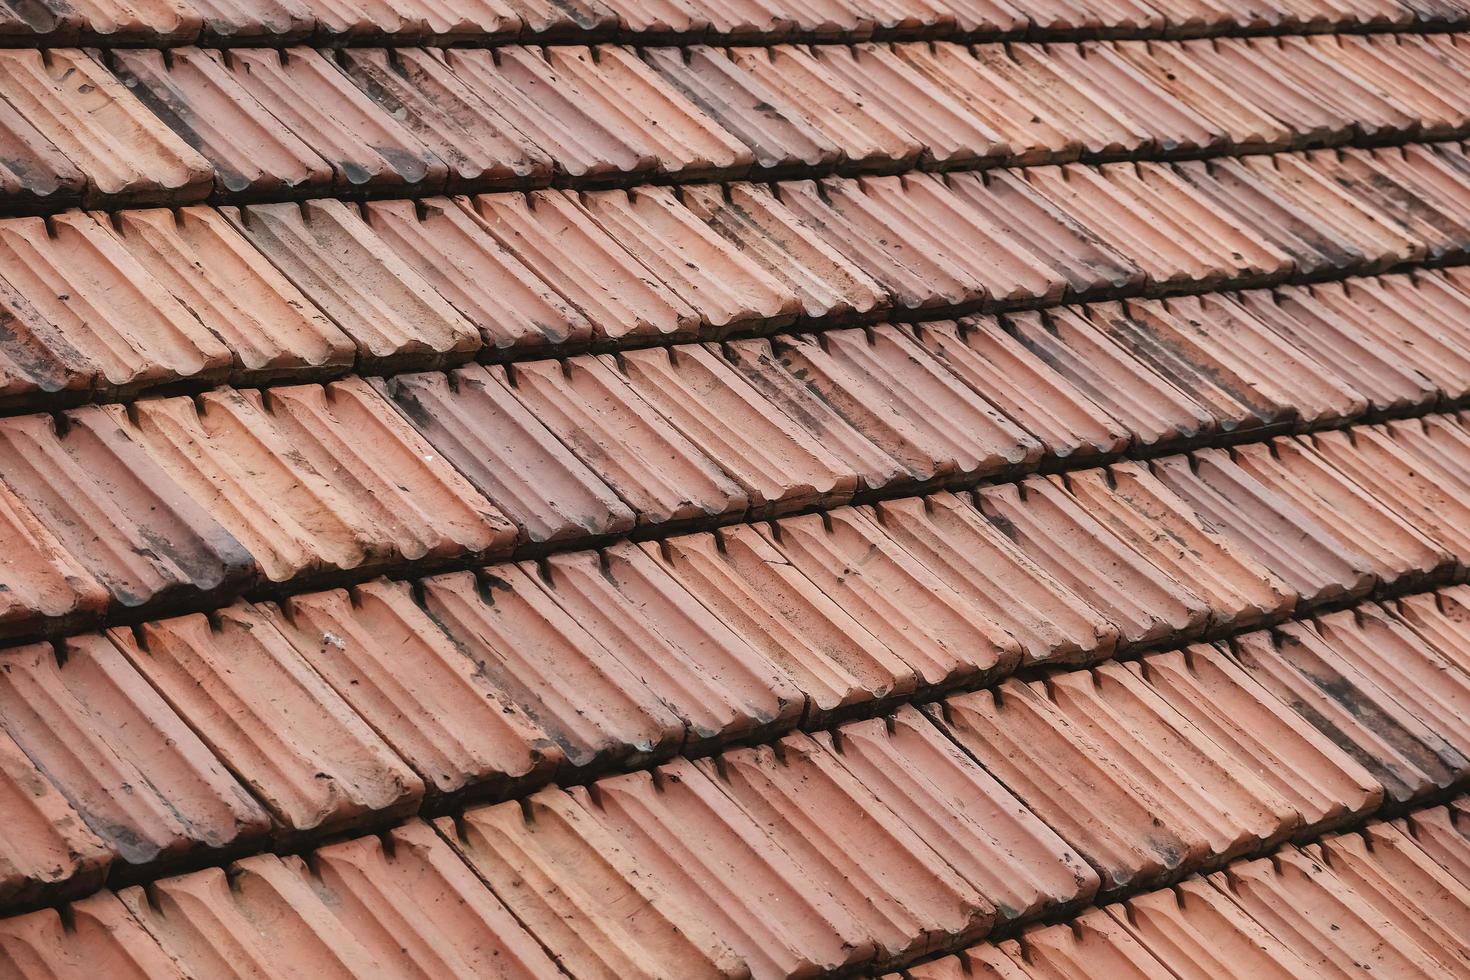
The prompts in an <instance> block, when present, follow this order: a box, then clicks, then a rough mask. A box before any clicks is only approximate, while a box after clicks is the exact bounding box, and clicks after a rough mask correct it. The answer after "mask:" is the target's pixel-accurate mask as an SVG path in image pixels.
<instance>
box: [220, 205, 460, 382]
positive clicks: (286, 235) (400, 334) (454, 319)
mask: <svg viewBox="0 0 1470 980" xmlns="http://www.w3.org/2000/svg"><path fill="white" fill-rule="evenodd" d="M221 210H222V211H223V213H224V215H225V217H227V218H228V219H229V220H230V221H231V222H232V223H233V224H234V225H235V227H236V228H237V229H239V231H240V232H241V233H242V234H243V235H244V236H245V237H246V238H248V239H249V240H250V242H251V243H252V244H253V245H254V246H255V247H256V248H258V249H260V251H261V253H262V254H263V255H264V256H265V257H266V258H267V259H269V260H270V262H271V263H272V264H273V265H275V267H276V268H278V269H279V270H281V272H282V274H284V275H285V276H286V278H287V279H290V280H291V282H292V283H293V284H295V286H296V288H297V289H300V290H301V291H302V292H303V293H304V294H306V296H307V297H308V298H309V299H311V301H312V302H314V303H315V304H316V305H317V306H318V308H320V309H321V311H322V312H323V313H325V314H326V315H327V316H328V317H330V318H331V319H332V322H334V323H335V324H336V325H337V326H338V327H339V328H341V330H342V331H343V332H344V333H346V334H347V335H348V336H349V337H351V338H352V339H353V341H354V342H355V343H356V344H357V350H358V367H359V368H360V369H364V370H371V369H372V368H374V367H376V366H378V365H380V364H381V365H383V366H384V367H387V366H389V365H391V367H392V368H393V369H394V370H400V371H401V370H412V369H414V368H422V367H430V366H435V367H437V366H439V365H441V364H444V363H448V362H454V361H461V360H466V359H468V358H469V357H470V356H471V355H472V354H473V353H474V352H475V351H476V350H477V349H478V348H479V346H480V337H479V332H478V331H477V330H476V329H475V327H474V325H473V324H471V323H470V322H469V321H467V320H466V319H465V318H464V317H462V316H460V314H459V313H458V311H456V310H455V309H454V307H453V306H451V305H450V304H449V303H448V302H446V301H445V299H444V298H443V297H441V296H440V295H439V294H438V293H436V292H435V291H434V289H433V287H432V286H430V285H429V284H428V283H427V282H425V281H424V280H423V279H422V278H421V277H420V276H419V275H418V273H416V272H415V271H414V270H413V268H412V266H411V265H410V264H409V263H408V262H407V261H405V260H404V259H403V258H402V257H400V256H399V254H398V253H397V252H396V251H394V250H393V249H392V248H391V247H389V246H388V245H387V244H386V243H385V242H384V241H383V240H382V239H380V238H379V237H378V236H377V235H376V234H375V233H374V232H373V231H372V229H371V228H370V227H369V226H368V224H367V223H366V222H365V221H364V220H363V219H362V217H361V216H360V215H359V214H357V213H354V212H353V211H351V210H349V208H348V205H345V204H343V203H342V202H340V201H334V200H330V199H328V200H320V201H304V202H302V203H300V204H294V203H285V204H253V205H249V206H247V207H244V208H222V209H221Z"/></svg>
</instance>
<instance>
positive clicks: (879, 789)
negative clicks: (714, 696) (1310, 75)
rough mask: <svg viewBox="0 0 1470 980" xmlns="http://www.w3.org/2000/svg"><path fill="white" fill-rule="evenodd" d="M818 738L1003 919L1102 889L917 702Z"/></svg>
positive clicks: (1058, 905) (1066, 903)
mask: <svg viewBox="0 0 1470 980" xmlns="http://www.w3.org/2000/svg"><path fill="white" fill-rule="evenodd" d="M814 739H815V740H816V741H817V742H818V743H820V744H821V746H822V748H823V749H824V750H825V751H826V752H828V753H830V754H831V755H832V757H833V758H835V759H836V760H837V761H838V762H839V763H840V764H841V766H842V767H843V768H844V769H846V770H847V771H848V772H849V773H851V775H852V777H853V778H855V779H856V780H857V781H858V783H860V784H861V785H862V786H863V787H865V788H866V789H868V790H869V791H870V792H871V793H872V794H873V795H874V796H875V797H876V798H877V799H878V800H880V801H881V802H882V803H883V805H884V806H885V807H887V808H888V809H889V810H891V811H893V813H894V814H895V815H896V816H897V817H898V818H899V819H900V820H902V821H903V822H904V823H905V824H906V825H907V826H909V827H910V828H911V829H912V830H913V831H914V832H915V833H917V834H918V836H919V837H920V838H921V839H923V841H924V842H925V843H926V844H928V845H929V847H930V848H932V849H933V850H934V852H935V853H937V854H938V855H939V856H940V857H942V858H944V860H945V861H946V862H947V863H948V864H949V865H950V867H952V868H954V869H955V870H956V871H957V872H958V873H959V874H960V875H961V876H962V877H963V878H964V879H965V880H966V881H968V882H970V883H971V884H972V885H974V886H975V887H976V888H977V889H978V890H979V892H980V894H981V895H982V896H983V897H984V898H985V899H986V901H988V902H989V903H990V904H991V905H992V906H994V908H995V914H996V920H997V922H998V923H1004V922H1009V921H1015V920H1017V919H1029V918H1032V917H1039V916H1042V915H1045V914H1047V913H1048V912H1050V911H1052V910H1055V909H1059V908H1064V907H1066V906H1069V905H1071V904H1073V903H1075V902H1078V901H1086V900H1087V899H1089V898H1091V897H1092V895H1093V893H1094V892H1096V890H1097V888H1098V885H1099V880H1098V876H1097V873H1096V872H1094V871H1093V870H1092V868H1090V867H1089V866H1088V865H1087V864H1086V862H1084V861H1083V860H1082V858H1081V857H1080V856H1079V855H1078V854H1077V853H1076V852H1075V851H1073V850H1072V848H1071V847H1069V846H1068V845H1067V844H1065V843H1064V842H1063V841H1062V840H1061V838H1059V837H1058V836H1057V835H1056V834H1055V833H1053V832H1052V830H1051V829H1050V828H1048V827H1047V826H1046V825H1045V824H1044V823H1042V822H1041V820H1039V819H1038V818H1037V817H1036V816H1035V815H1034V814H1032V813H1031V812H1030V811H1029V810H1027V809H1026V808H1025V807H1024V806H1023V805H1022V804H1021V803H1020V802H1019V801H1018V800H1016V798H1015V797H1013V796H1012V795H1011V794H1010V793H1009V792H1008V791H1007V790H1006V789H1005V788H1004V787H1003V786H1002V785H1001V784H1000V783H999V782H997V781H996V780H995V778H994V777H993V776H991V775H990V774H989V773H987V772H986V771H985V770H984V769H982V768H980V767H979V766H978V765H976V764H975V762H974V761H973V760H972V759H970V758H969V756H967V755H965V754H964V752H963V751H962V750H960V749H959V748H958V747H957V746H955V744H954V743H953V742H951V741H950V740H949V739H948V738H946V737H945V735H944V733H943V732H941V731H940V730H939V729H938V728H937V727H936V726H935V725H934V724H933V723H931V722H930V721H929V720H928V719H927V718H925V717H924V715H922V714H921V713H920V712H919V711H918V710H917V709H915V708H913V707H912V706H907V707H903V708H900V709H899V710H898V711H897V712H896V713H895V714H894V715H892V716H891V717H889V718H886V719H872V720H869V721H859V722H853V723H852V724H849V725H844V726H842V727H841V728H839V729H837V730H836V731H833V732H822V733H818V734H817V735H815V736H814Z"/></svg>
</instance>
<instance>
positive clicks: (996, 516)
mask: <svg viewBox="0 0 1470 980" xmlns="http://www.w3.org/2000/svg"><path fill="white" fill-rule="evenodd" d="M977 499H978V501H979V504H980V510H981V512H982V513H983V514H984V515H985V518H986V519H987V520H988V521H990V523H991V524H992V525H994V526H995V527H996V528H997V529H998V530H999V531H1000V532H1001V533H1002V534H1004V535H1005V536H1006V537H1008V538H1009V539H1010V540H1011V541H1012V542H1013V543H1014V544H1016V546H1017V547H1019V548H1020V549H1021V550H1022V551H1024V552H1025V553H1026V554H1027V556H1029V557H1030V558H1031V560H1032V561H1034V562H1036V563H1037V564H1038V565H1040V566H1041V567H1042V568H1044V569H1046V570H1047V572H1049V573H1050V574H1051V575H1052V576H1053V577H1055V578H1056V579H1057V580H1058V581H1060V582H1061V583H1063V584H1064V585H1066V586H1067V587H1068V588H1069V589H1070V590H1072V591H1073V592H1075V593H1077V594H1080V595H1086V596H1087V601H1088V603H1090V604H1091V605H1092V606H1094V607H1095V608H1097V609H1098V611H1099V612H1101V613H1102V614H1103V615H1104V616H1106V617H1107V618H1108V621H1109V622H1111V623H1112V624H1113V625H1114V626H1116V627H1117V628H1118V631H1119V634H1120V637H1121V641H1122V642H1123V643H1125V644H1138V643H1145V644H1146V643H1157V642H1160V641H1162V640H1166V639H1172V638H1175V637H1177V636H1179V635H1181V634H1182V635H1186V636H1187V635H1190V634H1197V633H1199V632H1201V631H1202V630H1203V629H1204V628H1205V625H1206V623H1207V621H1208V620H1209V618H1210V613H1211V610H1210V608H1209V606H1208V605H1207V603H1206V600H1205V599H1203V598H1201V597H1200V596H1199V595H1198V594H1197V593H1196V592H1194V591H1192V589H1191V586H1192V585H1193V579H1192V578H1191V579H1186V580H1184V583H1181V582H1180V581H1176V580H1175V579H1174V578H1173V577H1171V576H1170V575H1169V574H1168V573H1167V572H1165V571H1162V570H1160V569H1159V568H1158V567H1156V566H1155V565H1154V564H1152V563H1151V562H1149V561H1148V559H1147V558H1145V557H1144V556H1142V555H1140V554H1138V553H1137V552H1136V551H1135V550H1134V549H1133V548H1132V547H1130V545H1129V544H1128V543H1126V540H1120V539H1119V538H1118V537H1117V536H1115V535H1114V534H1113V533H1112V532H1110V531H1109V530H1107V528H1106V526H1105V525H1104V524H1102V523H1099V521H1098V520H1097V519H1096V518H1094V517H1092V516H1091V514H1089V513H1088V510H1089V509H1090V508H1089V507H1087V506H1086V505H1085V504H1083V503H1082V502H1080V501H1078V500H1077V499H1076V498H1074V497H1072V496H1070V495H1069V494H1068V493H1067V492H1066V491H1065V490H1063V489H1062V487H1061V486H1060V484H1059V481H1058V482H1053V481H1051V480H1047V479H1045V478H1041V477H1031V478H1029V479H1027V480H1024V481H1022V482H1021V483H1019V484H1009V485H1004V486H996V487H989V488H986V489H983V490H981V491H980V492H979V493H978V494H977ZM1089 503H1090V501H1089Z"/></svg>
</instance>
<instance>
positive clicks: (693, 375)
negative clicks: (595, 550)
mask: <svg viewBox="0 0 1470 980" xmlns="http://www.w3.org/2000/svg"><path fill="white" fill-rule="evenodd" d="M602 361H603V362H604V363H605V364H607V365H608V367H609V368H612V369H613V370H616V371H618V372H620V374H621V375H622V377H623V378H624V379H625V380H626V381H627V383H628V384H629V385H630V386H632V388H633V390H634V391H635V392H637V393H638V395H639V397H640V398H642V400H643V401H645V402H647V403H648V404H649V405H650V406H652V407H653V408H655V409H656V410H657V411H658V412H659V413H660V414H661V415H662V416H663V418H664V419H666V420H667V421H668V422H670V423H671V424H672V425H673V426H674V427H675V428H677V429H678V430H679V432H680V433H682V434H683V435H684V437H685V438H687V439H689V440H690V441H691V442H693V443H694V444H695V445H696V446H698V447H699V448H700V449H702V450H703V451H704V452H705V453H706V454H707V455H708V456H709V457H710V459H712V460H713V461H714V462H715V463H717V464H718V465H719V466H720V467H721V468H722V469H724V470H725V472H726V473H728V474H729V475H730V476H731V477H733V478H734V479H735V481H736V482H737V483H739V484H740V485H741V487H742V488H743V489H744V490H745V492H746V493H747V494H748V495H749V497H750V501H751V503H750V506H751V509H752V511H754V512H761V511H764V512H767V513H782V512H785V511H792V510H800V509H803V508H806V507H810V506H812V505H815V504H822V505H825V506H833V505H837V504H842V503H846V502H847V500H848V499H850V498H851V496H852V494H853V491H854V490H855V489H856V488H857V475H856V474H854V473H852V472H851V470H850V468H849V467H847V466H845V465H844V464H843V463H842V462H841V461H840V460H838V459H837V458H836V457H834V456H833V455H831V454H830V453H829V452H828V451H827V450H826V449H825V448H824V447H823V446H822V445H821V444H820V443H819V442H818V441H817V440H816V438H815V437H814V436H813V435H812V434H811V433H809V432H807V431H806V430H805V429H803V428H802V427H801V426H799V425H798V424H797V423H796V422H795V421H793V420H792V419H790V418H789V417H788V416H787V415H786V414H785V413H784V412H782V411H781V409H780V408H779V407H777V406H775V405H772V404H771V403H769V402H768V401H766V400H765V399H764V398H762V397H761V395H760V393H759V392H758V391H756V390H755V389H754V388H753V387H751V385H750V384H749V382H747V381H746V380H745V379H744V378H742V377H741V376H740V375H739V374H738V373H737V372H736V371H735V370H734V368H732V367H731V366H730V364H729V363H728V362H727V361H725V360H724V359H723V358H721V357H720V356H719V355H717V354H714V353H711V352H710V351H709V350H707V349H706V348H704V347H699V346H688V347H674V348H671V349H669V350H657V349H654V350H644V351H629V352H627V353H625V354H621V355H619V356H618V357H617V358H616V360H614V359H613V358H610V357H604V358H602Z"/></svg>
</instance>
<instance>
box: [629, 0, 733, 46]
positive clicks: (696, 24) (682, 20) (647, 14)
mask: <svg viewBox="0 0 1470 980" xmlns="http://www.w3.org/2000/svg"><path fill="white" fill-rule="evenodd" d="M603 3H604V4H605V5H606V6H607V7H608V8H609V9H610V10H612V11H613V12H614V13H616V14H617V15H618V27H619V28H620V29H621V30H622V31H625V32H628V33H631V34H638V35H642V36H644V37H666V36H671V37H673V38H675V39H677V40H681V41H683V40H692V39H694V38H701V39H702V38H703V37H704V35H706V34H708V33H709V30H710V22H709V16H708V13H707V12H706V11H704V10H703V9H701V5H700V4H698V3H695V2H690V0H651V2H647V0H645V2H636V0H603ZM641 39H642V38H641V37H640V40H641Z"/></svg>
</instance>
